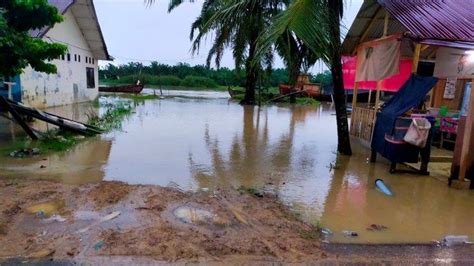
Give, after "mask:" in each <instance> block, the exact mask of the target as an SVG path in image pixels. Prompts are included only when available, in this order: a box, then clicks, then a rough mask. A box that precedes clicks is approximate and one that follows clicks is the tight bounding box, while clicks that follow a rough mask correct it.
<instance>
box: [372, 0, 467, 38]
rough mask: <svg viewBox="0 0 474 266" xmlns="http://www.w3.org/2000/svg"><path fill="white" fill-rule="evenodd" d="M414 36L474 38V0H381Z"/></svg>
mask: <svg viewBox="0 0 474 266" xmlns="http://www.w3.org/2000/svg"><path fill="white" fill-rule="evenodd" d="M378 2H379V4H380V5H382V6H383V7H384V8H385V9H387V11H388V12H389V13H390V14H391V15H392V16H393V17H395V18H396V19H397V20H398V21H400V23H402V24H403V26H405V27H406V28H407V29H408V31H409V32H410V34H411V36H410V37H412V38H415V39H419V40H428V39H431V40H445V41H468V42H474V0H378Z"/></svg>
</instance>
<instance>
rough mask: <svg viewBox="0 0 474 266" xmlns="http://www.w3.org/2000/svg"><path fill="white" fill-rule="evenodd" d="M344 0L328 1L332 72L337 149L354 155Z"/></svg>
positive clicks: (342, 152)
mask: <svg viewBox="0 0 474 266" xmlns="http://www.w3.org/2000/svg"><path fill="white" fill-rule="evenodd" d="M342 4H343V3H342V1H341V0H330V1H328V7H329V12H330V14H331V16H330V17H331V18H332V19H331V25H330V27H329V28H330V33H331V39H332V44H333V49H332V51H331V58H330V60H331V74H332V81H333V84H334V103H335V105H336V121H337V138H338V143H337V150H338V152H340V153H341V154H345V155H352V149H351V142H350V137H349V126H348V122H347V110H346V99H345V96H344V83H343V80H342V63H341V33H340V29H339V26H340V15H342Z"/></svg>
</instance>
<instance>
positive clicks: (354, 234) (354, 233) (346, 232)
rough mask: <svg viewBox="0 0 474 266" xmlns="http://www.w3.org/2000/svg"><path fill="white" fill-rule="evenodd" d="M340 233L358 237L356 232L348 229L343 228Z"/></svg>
mask: <svg viewBox="0 0 474 266" xmlns="http://www.w3.org/2000/svg"><path fill="white" fill-rule="evenodd" d="M342 233H343V234H344V235H345V236H348V237H358V236H359V234H358V233H357V232H354V231H350V230H344V231H342Z"/></svg>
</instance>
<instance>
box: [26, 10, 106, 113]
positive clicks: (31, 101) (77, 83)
mask: <svg viewBox="0 0 474 266" xmlns="http://www.w3.org/2000/svg"><path fill="white" fill-rule="evenodd" d="M43 40H45V41H50V42H58V43H63V44H65V45H67V46H68V52H67V53H69V54H70V58H71V60H70V61H68V60H67V55H66V56H65V58H64V60H62V59H58V60H53V61H52V63H54V64H55V65H56V67H57V74H45V73H39V72H36V71H34V70H33V69H32V68H31V67H28V68H26V69H25V70H24V73H23V74H22V75H21V76H20V78H21V87H22V101H23V103H25V104H27V105H29V106H32V107H37V108H43V107H49V106H58V105H65V104H72V103H78V102H85V101H91V100H94V99H95V98H96V97H97V96H98V93H99V91H98V84H99V80H98V76H99V75H98V62H97V60H96V59H94V62H93V63H86V56H87V57H89V58H91V57H92V52H91V50H90V48H89V46H88V44H87V42H86V40H85V38H84V36H83V34H82V32H81V30H80V28H79V26H78V24H77V22H76V19H75V17H74V15H73V13H72V12H71V11H70V10H69V11H67V12H66V13H65V14H64V21H63V22H61V23H60V24H56V25H55V26H54V27H53V28H52V29H50V30H49V31H48V32H47V33H46V35H45V36H44V37H43ZM74 55H77V56H79V55H80V62H78V61H75V60H74ZM86 67H90V68H94V78H95V87H94V88H87V75H86Z"/></svg>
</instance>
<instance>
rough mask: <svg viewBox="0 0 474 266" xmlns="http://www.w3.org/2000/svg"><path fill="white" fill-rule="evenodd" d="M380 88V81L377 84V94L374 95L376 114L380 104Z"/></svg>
mask: <svg viewBox="0 0 474 266" xmlns="http://www.w3.org/2000/svg"><path fill="white" fill-rule="evenodd" d="M381 86H382V81H378V82H377V92H376V93H375V112H377V110H378V108H379V104H380V89H381Z"/></svg>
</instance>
